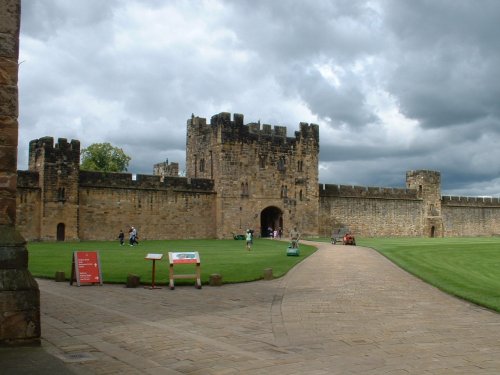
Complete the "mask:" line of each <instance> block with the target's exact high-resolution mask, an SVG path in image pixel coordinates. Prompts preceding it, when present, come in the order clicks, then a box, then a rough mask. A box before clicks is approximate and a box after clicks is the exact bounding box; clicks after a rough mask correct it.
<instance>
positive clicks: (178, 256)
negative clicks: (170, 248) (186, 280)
mask: <svg viewBox="0 0 500 375" xmlns="http://www.w3.org/2000/svg"><path fill="white" fill-rule="evenodd" d="M168 257H169V260H170V263H172V264H182V263H200V256H199V255H198V252H197V251H192V252H187V253H168Z"/></svg>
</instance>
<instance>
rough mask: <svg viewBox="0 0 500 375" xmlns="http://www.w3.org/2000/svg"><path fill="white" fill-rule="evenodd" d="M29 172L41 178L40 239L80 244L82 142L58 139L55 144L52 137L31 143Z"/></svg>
mask: <svg viewBox="0 0 500 375" xmlns="http://www.w3.org/2000/svg"><path fill="white" fill-rule="evenodd" d="M29 170H30V171H32V172H38V174H39V186H40V189H41V197H42V205H41V210H40V231H41V233H40V238H41V239H43V240H58V241H64V240H77V239H78V183H79V174H80V142H79V141H76V140H72V141H71V142H68V141H67V140H66V139H65V138H59V139H58V141H57V143H56V144H54V139H53V138H52V137H43V138H40V139H35V140H33V141H31V142H30V146H29Z"/></svg>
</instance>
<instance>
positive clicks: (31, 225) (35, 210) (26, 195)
mask: <svg viewBox="0 0 500 375" xmlns="http://www.w3.org/2000/svg"><path fill="white" fill-rule="evenodd" d="M38 179H39V174H38V172H29V171H18V172H17V217H16V227H17V229H18V230H19V231H20V232H21V233H22V235H23V237H24V238H25V239H27V240H28V241H33V240H39V239H40V238H41V234H40V233H41V232H40V217H41V207H42V196H41V189H40V187H39V186H38Z"/></svg>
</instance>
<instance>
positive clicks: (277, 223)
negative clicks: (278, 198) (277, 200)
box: [260, 206, 283, 237]
mask: <svg viewBox="0 0 500 375" xmlns="http://www.w3.org/2000/svg"><path fill="white" fill-rule="evenodd" d="M275 229H276V230H280V229H281V230H283V211H281V210H280V209H279V208H278V207H274V206H270V207H266V208H264V209H263V210H262V212H261V213H260V233H261V237H270V236H271V233H272V231H274V230H275Z"/></svg>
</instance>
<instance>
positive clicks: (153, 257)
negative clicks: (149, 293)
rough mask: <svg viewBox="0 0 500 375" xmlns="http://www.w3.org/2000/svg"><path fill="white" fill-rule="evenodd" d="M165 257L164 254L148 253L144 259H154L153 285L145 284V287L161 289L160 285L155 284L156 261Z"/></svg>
mask: <svg viewBox="0 0 500 375" xmlns="http://www.w3.org/2000/svg"><path fill="white" fill-rule="evenodd" d="M161 258H163V254H148V255H146V257H145V258H144V259H148V260H152V261H153V271H152V275H151V286H150V287H148V286H145V287H144V288H149V289H161V288H160V287H159V286H155V262H156V261H157V260H161Z"/></svg>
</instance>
